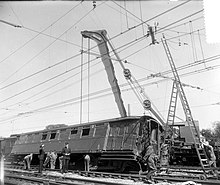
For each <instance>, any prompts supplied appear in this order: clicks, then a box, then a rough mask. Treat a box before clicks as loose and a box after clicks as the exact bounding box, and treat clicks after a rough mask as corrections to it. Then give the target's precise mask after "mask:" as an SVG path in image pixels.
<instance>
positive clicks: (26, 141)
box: [10, 116, 163, 171]
mask: <svg viewBox="0 0 220 185" xmlns="http://www.w3.org/2000/svg"><path fill="white" fill-rule="evenodd" d="M162 131H163V127H162V126H161V125H160V124H159V123H158V122H157V121H156V120H155V119H154V118H152V117H150V116H143V117H123V118H114V119H109V120H103V121H97V122H91V123H83V124H76V125H73V126H66V127H62V128H55V129H44V130H40V131H35V132H29V133H23V134H21V135H20V137H19V138H18V139H17V140H16V142H15V144H14V146H13V149H12V151H11V155H10V158H11V159H13V161H12V162H15V163H16V162H22V160H23V158H24V156H25V155H27V154H30V153H33V154H34V156H33V160H32V164H37V163H38V152H39V146H40V145H41V144H44V145H45V147H44V148H45V152H49V151H54V150H55V151H56V152H57V153H58V156H60V153H61V150H62V148H63V147H64V143H65V142H66V141H68V143H69V147H70V148H71V156H70V157H71V159H70V166H69V167H70V169H81V170H82V169H83V168H84V167H83V163H84V159H83V157H84V155H85V154H89V155H90V158H91V166H94V167H98V169H97V170H102V171H105V170H106V171H117V170H121V169H123V171H126V170H128V169H130V170H140V168H141V165H140V164H139V162H138V160H137V158H136V156H137V155H139V154H141V152H143V150H144V148H146V147H147V146H148V145H150V142H152V141H153V143H154V149H155V152H156V153H158V152H159V150H158V149H159V143H160V134H161V132H162ZM58 163H59V161H58V160H57V168H58V165H59V164H58ZM130 167H132V168H130ZM142 170H143V169H142Z"/></svg>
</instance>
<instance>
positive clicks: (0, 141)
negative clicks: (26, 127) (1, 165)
mask: <svg viewBox="0 0 220 185" xmlns="http://www.w3.org/2000/svg"><path fill="white" fill-rule="evenodd" d="M18 138H19V134H15V135H11V136H10V137H5V138H0V151H1V154H2V155H3V156H4V158H8V156H9V155H10V153H11V150H12V148H13V146H14V143H15V141H16V140H17V139H18Z"/></svg>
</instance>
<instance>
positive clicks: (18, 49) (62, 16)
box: [0, 2, 81, 64]
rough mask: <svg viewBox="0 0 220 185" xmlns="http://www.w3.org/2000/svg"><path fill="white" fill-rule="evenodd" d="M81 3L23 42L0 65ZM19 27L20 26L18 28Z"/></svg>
mask: <svg viewBox="0 0 220 185" xmlns="http://www.w3.org/2000/svg"><path fill="white" fill-rule="evenodd" d="M80 3H81V2H79V3H78V4H77V5H75V6H74V7H72V8H71V9H70V10H69V11H67V12H66V13H65V14H63V15H62V16H61V17H59V18H58V19H56V20H55V21H54V22H53V23H52V24H50V25H49V26H47V27H46V28H44V29H43V30H42V31H41V32H39V34H37V35H35V36H34V37H33V38H31V39H30V40H28V41H27V42H25V43H24V44H23V45H21V46H20V47H19V48H17V49H16V50H14V51H13V52H12V53H11V54H10V55H8V56H7V57H6V58H4V59H3V60H1V61H0V64H1V63H2V62H4V61H5V60H7V59H8V58H9V57H11V56H12V55H14V54H15V53H16V52H18V51H19V50H20V49H22V48H23V47H24V46H26V45H27V44H29V43H30V42H31V41H33V40H34V39H35V38H37V37H38V36H39V35H40V34H41V33H43V32H44V31H46V30H47V29H48V28H50V27H51V25H54V24H56V23H57V22H58V21H59V20H60V19H62V18H63V17H64V16H66V15H67V14H68V13H69V12H71V11H72V10H73V9H75V8H76V7H77V6H78V5H80ZM19 27H21V26H19Z"/></svg>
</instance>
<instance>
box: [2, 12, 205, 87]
mask: <svg viewBox="0 0 220 185" xmlns="http://www.w3.org/2000/svg"><path fill="white" fill-rule="evenodd" d="M201 11H203V10H200V11H198V12H195V13H193V14H191V15H189V16H186V17H184V18H182V19H180V20H178V21H175V22H174V23H171V24H169V26H170V25H173V24H176V23H177V22H180V21H182V20H184V19H186V18H189V17H191V16H194V15H196V14H197V13H200V12H201ZM90 12H91V10H90ZM90 12H89V13H90ZM89 13H88V14H89ZM86 15H87V14H86ZM145 22H146V21H145ZM145 22H144V23H145ZM74 25H75V24H74ZM74 25H73V26H74ZM73 26H71V27H70V28H69V29H71V28H72V27H73ZM167 27H168V26H165V27H163V28H160V29H159V30H158V33H160V32H159V31H160V30H163V29H164V28H167ZM69 29H68V30H69ZM68 30H67V31H68ZM64 33H66V31H65V32H64ZM64 33H63V34H64ZM63 34H61V35H60V36H59V37H56V38H55V41H56V40H58V39H59V38H60V37H61V36H62V35H63ZM145 36H146V35H144V36H143V37H140V38H139V39H136V40H135V41H138V40H140V39H144V37H145ZM113 38H115V36H114V37H112V38H110V39H109V40H112V39H113ZM55 41H53V42H52V43H54V42H55ZM132 42H134V41H131V42H130V43H132ZM52 43H51V44H52ZM51 44H50V45H51ZM127 44H129V43H127ZM127 44H126V45H127ZM50 45H49V46H50ZM49 46H48V47H49ZM48 47H47V48H48ZM121 47H122V46H121ZM91 49H93V48H91ZM44 50H45V49H43V50H41V52H43V51H44ZM41 52H40V53H41ZM40 53H38V54H37V55H35V56H34V57H32V58H31V59H30V60H29V61H28V62H26V63H25V64H24V65H23V66H25V65H26V64H28V63H29V62H31V61H32V60H33V59H34V58H36V57H37V56H38V55H39V54H40ZM76 56H78V55H76ZM76 56H73V57H70V58H69V59H71V58H75V57H76ZM67 60H68V59H67ZM67 60H64V61H63V62H65V61H67ZM63 62H62V61H61V62H59V63H57V64H54V65H53V66H49V67H47V68H45V69H43V70H40V71H38V72H36V73H33V74H31V75H29V76H27V77H24V78H22V79H20V80H17V81H15V82H12V83H11V84H8V85H6V86H4V87H2V88H0V90H3V89H5V88H7V87H9V86H11V85H14V84H16V83H18V82H20V81H23V80H25V79H28V78H29V77H33V76H35V75H36V74H39V73H41V72H43V71H46V70H47V69H51V68H52V67H55V66H57V65H59V64H62V63H63ZM23 66H22V67H21V68H23ZM21 68H20V69H21ZM20 69H19V70H20ZM19 70H17V71H16V72H15V73H13V74H12V75H11V76H10V77H12V76H13V75H14V74H16V73H17V72H18V71H19ZM10 77H9V78H10ZM9 78H8V79H9Z"/></svg>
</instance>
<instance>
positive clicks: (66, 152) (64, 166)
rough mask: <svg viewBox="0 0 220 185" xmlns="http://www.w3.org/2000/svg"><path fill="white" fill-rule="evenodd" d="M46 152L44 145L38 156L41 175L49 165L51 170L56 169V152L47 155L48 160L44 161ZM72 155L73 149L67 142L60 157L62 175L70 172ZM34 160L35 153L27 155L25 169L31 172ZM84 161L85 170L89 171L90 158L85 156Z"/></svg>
mask: <svg viewBox="0 0 220 185" xmlns="http://www.w3.org/2000/svg"><path fill="white" fill-rule="evenodd" d="M45 154H46V153H45V150H44V144H42V145H40V149H39V154H38V159H39V170H38V172H39V173H42V171H43V167H46V166H47V165H48V164H50V168H51V169H55V165H56V160H57V153H56V151H55V150H54V151H50V152H48V153H47V155H46V159H45V160H44V157H45ZM70 154H71V149H70V148H69V143H68V142H66V143H65V146H64V147H63V149H62V151H61V156H60V157H59V163H60V169H61V173H66V172H68V166H69V161H70ZM32 159H33V153H31V154H29V155H27V156H25V157H24V169H27V170H29V169H30V164H31V161H32ZM84 161H85V163H84V164H85V170H86V171H89V162H90V156H89V155H85V156H84Z"/></svg>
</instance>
